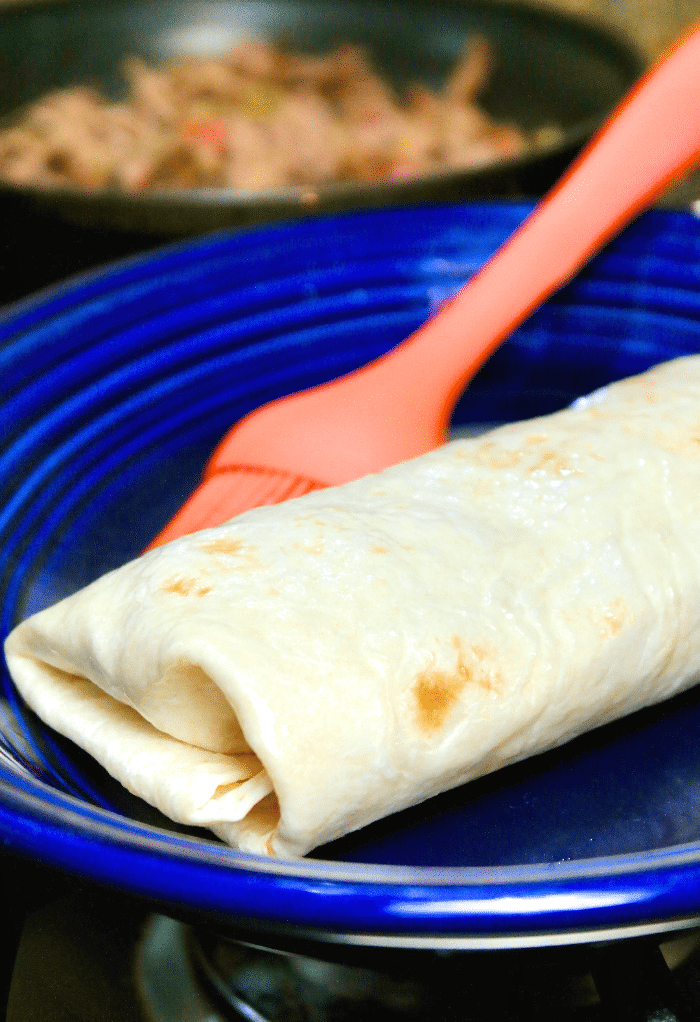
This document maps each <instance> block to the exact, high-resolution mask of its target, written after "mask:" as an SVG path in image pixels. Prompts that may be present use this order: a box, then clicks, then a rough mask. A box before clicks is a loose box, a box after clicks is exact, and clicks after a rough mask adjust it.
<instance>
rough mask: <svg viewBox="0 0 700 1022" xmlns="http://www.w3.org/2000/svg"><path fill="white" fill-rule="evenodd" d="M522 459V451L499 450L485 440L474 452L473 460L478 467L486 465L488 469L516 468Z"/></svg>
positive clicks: (490, 441) (493, 443) (496, 446)
mask: <svg viewBox="0 0 700 1022" xmlns="http://www.w3.org/2000/svg"><path fill="white" fill-rule="evenodd" d="M522 459H523V452H522V451H511V450H508V449H507V448H500V449H499V447H498V445H497V444H496V443H495V442H494V441H493V440H486V441H484V443H482V444H479V446H478V447H477V449H476V451H475V452H474V460H475V461H476V462H477V463H478V464H479V465H486V466H487V467H488V468H496V469H498V468H516V466H517V465H519V464H520V462H521V461H522Z"/></svg>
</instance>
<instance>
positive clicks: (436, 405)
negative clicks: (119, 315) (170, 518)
mask: <svg viewBox="0 0 700 1022" xmlns="http://www.w3.org/2000/svg"><path fill="white" fill-rule="evenodd" d="M699 154H700V23H699V24H698V25H697V26H696V27H695V28H694V29H693V30H692V31H691V32H689V33H688V34H686V35H685V36H684V37H683V38H682V39H681V40H680V41H679V42H678V43H677V44H676V45H675V46H674V47H673V48H672V49H671V50H670V51H669V53H668V54H666V56H665V57H664V58H662V60H661V61H660V62H659V63H658V64H657V65H656V66H655V67H654V68H652V70H651V71H650V72H648V73H647V74H646V75H645V76H644V77H643V78H642V79H641V80H640V82H639V83H638V84H637V86H636V87H635V88H634V89H633V91H632V92H631V93H630V95H629V96H628V97H627V98H626V99H625V100H624V101H623V103H622V104H621V105H620V106H619V107H618V108H617V110H616V111H615V112H614V114H613V115H612V116H611V118H610V119H609V120H608V121H607V123H606V124H605V125H604V126H603V128H602V129H601V130H600V132H599V133H598V134H597V136H596V137H595V138H594V139H593V141H592V142H591V143H590V144H589V145H588V147H587V148H586V149H585V151H584V152H583V153H582V154H581V156H580V157H579V158H578V159H577V160H576V161H575V162H574V164H573V165H572V166H571V168H570V169H569V171H568V172H567V174H566V175H565V177H564V178H563V179H562V180H561V181H560V183H559V184H558V185H556V186H555V188H554V189H553V190H552V191H551V192H550V193H549V195H548V196H547V197H546V198H545V199H544V200H543V202H542V203H541V204H540V206H539V207H538V208H537V209H536V210H535V211H534V212H533V213H532V214H531V216H530V217H529V218H528V219H527V220H526V221H525V222H524V223H523V224H522V226H521V227H520V228H519V229H518V230H517V231H516V232H515V234H514V235H513V236H512V237H511V238H510V240H509V241H507V242H506V243H505V244H504V245H503V246H502V247H501V248H500V249H499V251H498V252H496V254H495V255H494V256H493V257H492V259H491V260H490V261H489V262H488V263H487V264H486V265H485V266H484V267H483V269H482V270H481V271H480V272H479V273H478V274H476V275H475V276H474V277H473V278H472V280H471V281H470V282H469V283H468V284H467V285H466V286H465V287H464V288H463V289H462V290H461V291H460V292H459V294H458V295H457V296H456V297H455V298H454V299H452V300H451V301H450V302H449V303H448V304H447V305H446V306H445V307H444V308H443V309H442V310H441V311H440V312H438V313H437V315H436V316H434V317H433V318H432V319H430V320H429V321H428V322H427V323H426V324H425V325H424V326H423V327H422V328H421V329H419V330H418V331H417V332H416V333H415V334H413V335H412V336H411V337H410V338H409V339H408V340H407V341H405V342H403V343H402V344H401V345H399V346H398V347H397V348H395V349H393V351H391V352H390V353H389V354H388V355H385V356H383V357H382V358H381V359H378V360H377V361H376V362H373V363H371V364H370V365H369V366H366V367H364V368H363V369H360V370H357V371H356V372H354V373H351V374H350V375H348V376H345V377H342V378H341V379H339V380H336V381H334V382H332V383H329V384H325V385H323V386H321V387H317V388H314V389H312V390H310V391H305V392H303V393H300V394H297V395H294V396H293V397H291V398H283V399H281V400H279V401H276V402H273V403H271V404H269V405H267V406H265V407H264V408H262V409H259V410H258V411H256V412H253V413H252V414H251V415H249V416H248V417H247V418H245V419H243V420H242V421H241V422H240V423H239V424H238V425H236V426H235V427H234V428H233V429H232V430H231V431H230V432H229V433H228V434H227V436H226V437H225V438H224V440H223V441H222V442H221V443H220V445H219V446H218V448H217V449H216V451H215V452H214V454H213V456H212V458H211V460H210V462H209V465H208V466H207V471H206V475H210V474H211V473H213V472H217V471H218V470H220V469H222V468H229V469H230V468H235V467H239V466H246V465H249V466H255V467H259V468H267V469H271V470H273V471H280V472H289V473H292V474H294V475H298V476H306V477H307V478H309V479H313V480H317V481H318V482H320V483H325V484H337V483H343V482H346V481H348V480H351V479H354V478H358V477H359V476H362V475H366V474H368V473H369V472H374V471H378V470H381V469H383V468H385V467H387V466H388V465H391V464H394V463H396V462H398V461H402V460H405V459H407V458H410V457H414V456H417V455H419V454H421V453H423V452H425V451H428V450H430V449H432V448H434V447H436V446H437V445H439V444H440V443H442V442H443V441H444V439H445V435H446V430H447V426H448V423H449V420H450V416H451V414H452V411H453V409H454V405H455V403H456V401H457V400H458V398H459V396H460V394H461V393H462V391H463V389H464V387H465V385H466V383H467V382H468V381H469V379H470V378H471V377H472V376H473V375H474V373H475V372H476V371H477V369H479V367H480V366H481V365H482V364H483V362H484V361H485V360H486V359H487V358H488V357H489V355H490V354H491V353H492V352H493V351H494V349H495V348H496V347H498V346H499V345H500V344H501V343H502V342H503V341H504V340H505V339H506V337H507V336H508V335H509V334H510V333H511V332H512V331H513V330H514V329H515V328H516V327H517V326H518V325H519V324H520V323H522V322H523V320H525V319H526V318H527V317H528V316H529V315H530V313H531V312H532V311H533V310H534V309H535V308H536V307H537V306H539V305H540V304H541V303H542V302H543V301H544V300H545V299H546V298H547V297H548V296H549V295H550V294H552V292H554V291H555V290H556V289H558V288H559V287H560V286H561V285H562V284H564V283H565V282H566V281H567V280H569V279H570V278H571V277H572V276H573V275H574V274H575V273H576V271H577V270H578V269H580V267H581V266H582V265H584V264H585V263H586V262H587V261H588V259H589V258H590V257H591V256H592V255H593V254H594V253H595V252H596V251H597V250H598V249H599V248H601V246H602V245H603V244H604V243H605V242H606V241H607V240H608V239H610V238H611V237H612V236H613V235H614V234H615V233H616V232H618V231H619V230H620V229H621V228H622V227H623V226H624V225H625V224H626V223H627V222H628V221H629V220H631V219H632V218H633V217H634V216H635V215H636V214H637V213H639V212H640V211H641V210H642V209H643V208H645V207H646V206H647V205H648V204H649V203H650V202H651V201H652V200H653V199H654V197H656V196H657V195H658V194H660V193H661V192H662V191H663V190H664V189H665V188H666V187H667V186H668V185H669V184H670V183H671V182H673V181H674V180H675V179H677V178H678V177H680V176H681V175H682V174H684V173H685V172H686V171H687V169H688V168H689V167H690V166H691V165H693V164H694V163H696V162H697V161H698V156H699ZM368 416H369V417H370V418H371V419H372V420H373V421H376V428H374V429H372V430H371V440H370V435H368V430H367V425H366V422H365V421H363V420H366V419H367V417H368ZM331 437H332V442H329V438H331Z"/></svg>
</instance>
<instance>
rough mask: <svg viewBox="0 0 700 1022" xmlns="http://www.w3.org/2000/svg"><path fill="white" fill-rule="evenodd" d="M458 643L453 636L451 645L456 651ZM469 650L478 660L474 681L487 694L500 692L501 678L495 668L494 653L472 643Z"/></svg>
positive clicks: (483, 645) (480, 644) (483, 646)
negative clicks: (477, 669)
mask: <svg viewBox="0 0 700 1022" xmlns="http://www.w3.org/2000/svg"><path fill="white" fill-rule="evenodd" d="M459 641H460V640H459V639H457V637H456V636H455V638H454V640H453V645H455V648H456V649H457V650H459V649H460V646H459ZM471 650H472V653H473V654H474V656H475V657H476V659H477V660H478V662H479V668H480V670H479V671H477V672H476V673H475V675H474V681H475V682H476V683H477V685H480V686H481V688H485V689H486V690H487V691H488V692H500V691H501V689H502V688H503V678H502V676H501V672H500V670H499V669H498V667H497V666H496V663H497V660H496V651H495V650H493V649H489V648H488V647H487V646H486V645H485V644H484V643H480V642H474V643H472V647H471Z"/></svg>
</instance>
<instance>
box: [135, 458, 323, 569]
mask: <svg viewBox="0 0 700 1022" xmlns="http://www.w3.org/2000/svg"><path fill="white" fill-rule="evenodd" d="M318 489H322V487H321V486H320V484H319V483H315V482H313V481H312V480H309V479H304V478H303V477H301V476H294V475H289V474H287V473H282V472H273V471H268V470H267V469H256V468H236V469H229V470H227V471H224V472H218V473H217V474H216V475H212V476H210V477H209V478H208V479H205V480H204V481H203V482H202V483H201V484H200V486H199V487H198V488H197V489H196V490H195V492H194V493H193V494H192V496H191V497H190V498H189V500H188V501H187V502H186V503H185V504H183V506H182V507H181V508H180V510H179V511H178V512H177V514H176V515H175V517H174V518H173V519H172V520H171V521H170V522H169V523H168V525H166V527H165V528H164V529H163V531H162V532H160V533H159V534H158V535H157V536H156V538H155V539H154V540H153V541H152V542H151V543H149V545H148V546H147V547H146V549H147V550H151V549H153V547H157V546H162V545H163V543H169V542H170V541H171V540H173V539H178V538H179V537H180V536H186V535H188V534H189V533H191V532H199V530H200V529H210V528H212V527H213V526H215V525H223V523H224V522H228V521H229V519H231V518H235V516H236V515H240V514H242V513H243V512H244V511H249V510H250V509H251V508H254V507H262V506H263V505H264V504H281V503H282V501H283V500H290V499H291V498H292V497H301V496H302V495H303V494H304V493H309V492H310V491H311V490H318Z"/></svg>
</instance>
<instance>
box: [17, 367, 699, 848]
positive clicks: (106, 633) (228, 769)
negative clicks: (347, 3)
mask: <svg viewBox="0 0 700 1022" xmlns="http://www.w3.org/2000/svg"><path fill="white" fill-rule="evenodd" d="M5 649H6V655H7V662H8V665H9V668H10V671H11V673H12V677H13V678H14V680H15V682H16V685H17V687H18V689H19V691H20V692H21V694H22V695H23V697H24V698H25V700H26V701H27V703H28V704H29V705H30V706H31V707H33V709H34V710H35V711H36V712H37V713H38V714H39V716H40V717H42V718H43V720H44V721H45V722H46V723H47V724H49V725H50V726H51V727H53V728H55V729H57V730H58V731H60V732H61V733H62V734H64V735H66V736H68V737H69V738H71V739H72V740H73V741H75V742H77V743H78V745H80V746H82V747H83V748H84V749H86V750H87V751H88V752H90V753H91V754H92V755H93V756H94V757H95V758H96V759H97V760H99V762H100V763H102V764H103V766H104V767H106V769H107V770H108V771H109V772H110V773H111V774H113V775H114V777H116V778H117V779H118V780H119V781H121V783H122V784H124V785H125V786H126V787H127V788H128V789H130V790H131V791H132V792H134V793H136V794H137V795H139V796H140V797H141V798H143V799H145V800H147V801H148V802H150V803H151V804H153V805H155V806H157V807H158V808H159V809H160V810H161V811H162V812H163V813H165V814H166V815H167V816H169V817H171V818H172V819H174V820H177V821H179V822H181V823H185V824H193V825H197V826H204V827H208V828H210V829H211V830H212V831H213V832H214V833H215V834H216V835H218V836H219V837H220V838H222V839H223V840H224V841H227V842H229V843H230V844H232V845H233V846H235V847H236V848H239V849H241V850H243V851H246V852H253V853H260V854H269V855H279V856H298V855H303V854H305V853H306V852H308V851H309V850H310V849H312V848H314V847H316V846H318V845H321V844H323V843H325V842H327V841H329V840H331V839H334V838H337V837H339V836H341V835H343V834H346V833H348V832H350V831H353V830H355V829H357V828H359V827H362V826H364V825H366V824H368V823H370V822H371V821H373V820H376V819H378V818H380V817H383V816H386V815H388V814H390V813H393V812H396V811H397V810H400V809H403V808H405V807H407V806H410V805H413V804H415V803H418V802H420V801H422V800H424V799H427V798H429V797H431V796H432V795H435V794H437V793H438V792H441V791H445V790H447V789H449V788H452V787H454V786H456V785H460V784H463V783H464V782H466V781H469V780H470V779H472V778H475V777H479V776H481V775H483V774H486V773H488V772H490V771H493V770H496V769H498V768H499V767H502V766H504V765H505V764H508V763H513V762H514V761H516V760H521V759H523V758H524V757H527V756H531V755H533V754H534V753H538V752H541V751H543V750H545V749H550V748H552V747H554V746H557V745H559V744H561V743H563V742H566V741H567V740H569V739H571V738H573V737H574V736H575V735H578V734H580V733H582V732H584V731H586V730H588V729H590V728H593V727H597V726H598V725H601V724H603V723H605V722H607V721H610V720H612V719H614V718H617V717H619V716H621V715H622V714H626V713H630V712H631V711H633V710H636V709H638V708H640V707H643V706H646V705H649V704H652V703H655V702H657V701H659V700H662V699H666V698H667V697H669V696H671V695H673V694H674V693H677V692H679V691H680V690H682V689H685V688H687V687H688V686H690V685H692V684H694V683H695V682H696V681H697V680H698V677H699V676H700V357H689V358H682V359H678V360H676V361H673V362H669V363H666V364H664V365H662V366H659V367H657V368H655V369H653V370H652V371H650V372H648V373H646V374H644V375H641V376H638V377H635V378H632V379H629V380H626V381H623V382H621V383H617V384H614V385H611V386H609V387H607V388H605V389H604V390H602V391H600V392H598V393H596V394H594V395H592V396H591V397H590V398H588V399H586V400H585V401H580V402H578V403H577V405H576V406H574V407H572V408H570V409H567V410H564V411H561V412H557V413H556V414H554V415H550V416H547V417H543V418H537V419H531V420H529V421H526V422H520V423H516V424H513V425H506V426H503V427H501V428H499V429H496V430H494V431H492V432H490V433H489V434H487V435H485V436H481V437H478V438H475V439H468V440H459V441H454V442H452V443H450V444H448V445H446V446H445V447H443V448H440V449H439V450H436V451H434V452H432V453H430V454H427V455H425V456H423V457H421V458H418V459H416V460H414V461H410V462H406V463H404V464H401V465H398V466H395V467H393V468H390V469H388V470H386V471H384V472H382V473H380V474H378V475H374V476H367V477H366V478H364V479H361V480H359V481H357V482H353V483H350V484H347V485H345V486H340V487H336V488H332V489H327V490H322V491H317V492H313V493H310V494H308V495H306V496H303V497H300V498H298V499H296V500H292V501H289V502H287V503H284V504H280V505H278V506H274V507H263V508H258V509H256V510H254V511H250V512H248V513H246V514H243V515H240V516H239V517H237V518H235V519H233V520H232V521H230V522H229V523H227V524H226V525H224V526H221V527H219V528H216V529H208V530H205V531H202V532H199V533H196V534H194V535H190V536H187V537H184V538H182V539H179V540H175V541H174V542H172V543H170V544H168V545H166V546H163V547H161V548H159V549H155V550H153V551H151V552H149V553H147V554H145V555H144V556H142V557H139V558H137V559H136V560H134V561H132V562H130V563H129V564H126V565H125V566H123V567H121V568H119V569H117V570H116V571H113V572H111V573H110V574H108V575H105V576H104V577H103V578H101V579H99V580H97V581H96V582H94V583H93V584H91V585H89V586H88V587H87V588H85V589H83V590H81V591H80V592H78V593H77V594H75V595H73V596H70V597H69V598H67V599H65V600H63V601H62V602H60V603H58V604H56V605H55V606H53V607H50V608H48V609H47V610H44V611H42V612H40V613H38V614H36V615H34V616H32V617H30V618H28V619H27V620H26V621H24V622H23V623H22V624H20V625H19V626H18V627H17V628H16V629H15V630H14V631H13V632H12V633H11V635H10V636H9V638H8V639H7V643H6V647H5Z"/></svg>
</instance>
